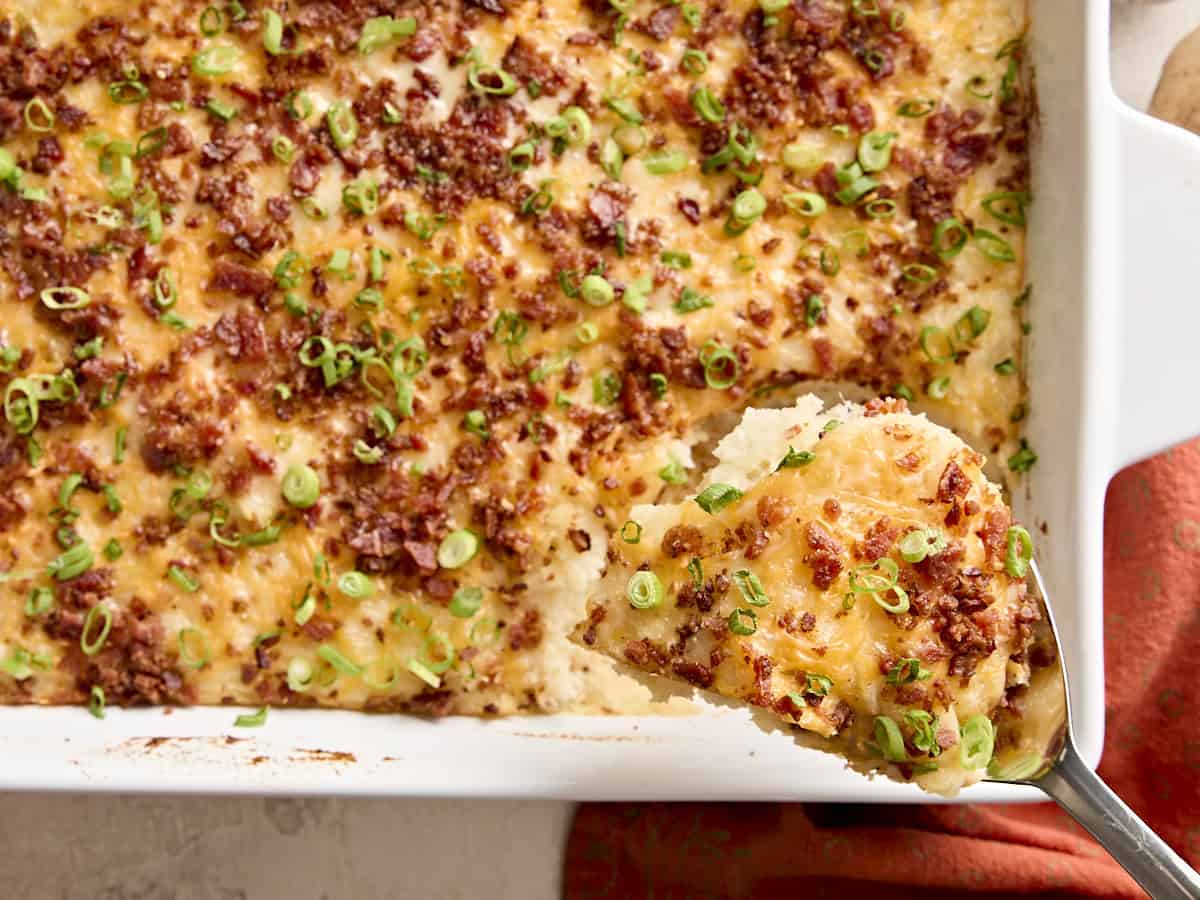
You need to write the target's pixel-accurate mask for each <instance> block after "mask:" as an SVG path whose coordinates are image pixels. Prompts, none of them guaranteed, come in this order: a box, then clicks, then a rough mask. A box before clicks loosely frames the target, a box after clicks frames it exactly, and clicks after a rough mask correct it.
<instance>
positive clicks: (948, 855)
mask: <svg viewBox="0 0 1200 900" xmlns="http://www.w3.org/2000/svg"><path fill="white" fill-rule="evenodd" d="M1104 560H1105V584H1104V594H1105V597H1104V603H1105V605H1104V610H1105V612H1104V617H1105V672H1106V676H1107V682H1106V683H1107V688H1108V704H1107V729H1106V732H1105V748H1104V758H1103V761H1102V763H1101V765H1100V774H1101V775H1103V776H1104V779H1105V780H1106V781H1107V782H1108V783H1109V784H1110V785H1111V786H1112V787H1113V788H1114V789H1115V790H1116V791H1117V792H1118V793H1119V794H1120V795H1121V796H1122V798H1124V800H1125V802H1126V803H1128V804H1129V805H1130V806H1131V807H1132V808H1133V809H1134V810H1135V811H1136V812H1137V813H1138V814H1139V815H1140V816H1141V817H1142V818H1143V819H1145V820H1146V821H1147V822H1149V823H1150V825H1151V826H1152V827H1153V828H1154V829H1155V831H1157V832H1158V833H1159V834H1160V835H1162V837H1163V838H1165V839H1166V840H1167V841H1168V842H1169V843H1170V844H1171V846H1172V847H1174V848H1175V850H1176V851H1177V852H1178V853H1179V854H1180V855H1182V856H1183V857H1184V859H1186V860H1187V861H1188V862H1189V863H1190V864H1191V865H1192V866H1194V867H1198V868H1200V719H1198V716H1197V712H1198V710H1200V672H1198V671H1197V669H1198V668H1200V441H1197V442H1194V443H1192V444H1188V445H1184V446H1182V447H1178V448H1176V449H1174V450H1171V451H1169V452H1167V453H1164V454H1162V455H1161V456H1158V457H1155V458H1154V459H1151V460H1148V461H1146V462H1144V463H1141V464H1139V465H1137V466H1134V467H1132V468H1129V469H1126V470H1125V471H1123V472H1121V473H1120V474H1119V475H1118V476H1117V477H1116V478H1115V479H1114V480H1113V482H1112V484H1111V485H1109V490H1108V497H1107V500H1106V503H1105V516H1104ZM565 865H566V870H565V878H564V893H565V896H566V897H567V898H568V900H584V898H590V897H619V898H622V900H626V898H628V900H636V898H650V897H653V898H655V900H675V898H680V900H682V898H688V900H696V898H709V897H711V898H726V897H728V898H753V900H760V898H774V897H780V898H783V897H787V898H794V897H806V898H807V897H830V898H847V897H858V896H862V897H868V896H869V897H872V898H884V897H886V898H887V900H899V898H908V897H912V898H920V900H940V898H951V897H961V896H963V895H964V894H966V893H969V892H987V893H988V894H989V896H994V897H1004V896H1010V895H1011V896H1022V897H1029V896H1037V897H1144V896H1145V894H1144V893H1143V892H1142V891H1141V890H1140V889H1139V888H1138V887H1137V886H1136V885H1135V884H1134V883H1133V881H1131V880H1130V878H1129V877H1128V876H1127V875H1126V874H1125V873H1124V871H1123V870H1122V869H1121V868H1120V867H1119V866H1118V865H1117V864H1116V863H1115V862H1113V861H1112V859H1111V858H1109V856H1108V855H1107V854H1106V853H1105V852H1104V850H1103V849H1102V848H1101V847H1100V846H1099V845H1098V844H1096V843H1095V842H1094V841H1093V840H1092V839H1091V838H1090V837H1089V836H1088V835H1087V833H1086V832H1084V831H1083V829H1082V828H1080V827H1079V826H1077V825H1076V824H1075V823H1074V822H1073V821H1072V820H1071V819H1070V817H1068V816H1067V815H1066V813H1063V812H1060V811H1059V809H1058V807H1056V806H1054V805H1053V804H1036V805H1028V806H941V807H939V806H886V805H884V806H869V805H865V804H804V805H800V804H765V803H753V804H750V803H747V804H735V803H678V804H674V803H672V804H666V803H663V804H654V803H651V804H584V805H583V806H581V807H580V808H579V812H578V813H577V815H576V818H575V824H574V827H573V829H572V832H571V835H570V839H569V842H568V845H567V853H566V864H565Z"/></svg>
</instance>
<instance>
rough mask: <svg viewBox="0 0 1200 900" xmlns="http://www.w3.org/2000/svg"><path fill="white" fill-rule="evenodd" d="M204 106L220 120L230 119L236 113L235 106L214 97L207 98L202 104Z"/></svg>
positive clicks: (227, 120)
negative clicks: (211, 98)
mask: <svg viewBox="0 0 1200 900" xmlns="http://www.w3.org/2000/svg"><path fill="white" fill-rule="evenodd" d="M204 108H205V110H207V111H208V112H210V113H212V114H213V115H214V116H216V117H217V118H218V119H220V120H221V121H222V122H229V121H231V120H232V119H233V118H234V117H235V116H236V115H237V113H238V111H237V107H235V106H231V105H230V104H228V103H225V102H224V101H222V100H216V99H213V100H209V101H208V102H207V103H206V104H204Z"/></svg>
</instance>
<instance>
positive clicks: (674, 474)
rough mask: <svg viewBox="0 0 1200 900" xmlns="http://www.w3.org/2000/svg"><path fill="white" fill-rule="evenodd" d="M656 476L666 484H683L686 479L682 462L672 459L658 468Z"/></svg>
mask: <svg viewBox="0 0 1200 900" xmlns="http://www.w3.org/2000/svg"><path fill="white" fill-rule="evenodd" d="M658 477H659V478H661V479H662V480H663V481H665V482H666V483H667V484H683V483H685V482H686V481H687V471H686V470H685V469H684V468H683V463H681V462H679V460H677V459H672V460H671V461H670V462H669V463H667V464H666V465H665V466H663V467H662V468H661V469H659V470H658Z"/></svg>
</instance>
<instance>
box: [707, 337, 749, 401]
mask: <svg viewBox="0 0 1200 900" xmlns="http://www.w3.org/2000/svg"><path fill="white" fill-rule="evenodd" d="M710 345H711V346H710ZM700 362H701V363H702V364H703V365H704V383H705V384H707V385H708V386H709V387H710V388H712V389H713V390H717V391H724V390H728V389H729V388H731V387H733V386H734V385H735V384H736V383H737V380H738V375H739V374H740V373H741V363H740V362H739V361H738V358H737V354H736V353H734V352H733V351H732V350H730V349H729V348H728V347H722V346H720V345H719V344H715V343H714V342H713V341H709V342H708V343H707V344H705V347H704V349H703V350H702V351H701V353H700Z"/></svg>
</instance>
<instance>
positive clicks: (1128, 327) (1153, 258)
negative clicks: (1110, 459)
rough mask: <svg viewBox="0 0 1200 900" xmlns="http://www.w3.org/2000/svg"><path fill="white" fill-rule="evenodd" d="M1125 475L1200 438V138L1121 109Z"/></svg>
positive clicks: (1120, 442)
mask: <svg viewBox="0 0 1200 900" xmlns="http://www.w3.org/2000/svg"><path fill="white" fill-rule="evenodd" d="M1117 117H1118V129H1119V140H1120V148H1119V149H1120V154H1121V155H1120V159H1121V167H1120V185H1121V186H1120V189H1119V190H1120V197H1119V210H1120V212H1119V215H1118V218H1117V222H1118V225H1117V227H1118V231H1119V233H1120V241H1121V244H1120V247H1121V268H1120V278H1119V280H1118V286H1119V289H1120V294H1119V298H1120V299H1119V303H1120V309H1121V310H1122V318H1121V322H1120V330H1119V341H1120V357H1119V359H1120V365H1121V370H1120V373H1119V382H1118V384H1119V395H1120V406H1119V418H1118V420H1117V428H1118V433H1117V439H1116V446H1117V459H1116V463H1117V465H1118V466H1125V465H1129V464H1130V463H1133V462H1136V461H1138V460H1140V459H1144V458H1145V457H1147V456H1150V455H1152V454H1154V453H1157V452H1158V451H1159V450H1163V449H1165V448H1167V447H1170V446H1173V445H1174V444H1178V443H1179V442H1181V441H1184V440H1187V439H1188V438H1191V437H1195V436H1196V435H1200V402H1198V401H1197V399H1196V395H1195V394H1193V393H1192V392H1193V390H1194V389H1195V388H1197V387H1198V386H1200V137H1197V136H1196V135H1193V134H1191V133H1190V132H1188V131H1185V130H1183V129H1182V128H1177V127H1176V126H1174V125H1170V124H1167V123H1165V122H1162V121H1160V120H1158V119H1155V118H1152V117H1150V116H1147V115H1145V114H1143V113H1140V112H1138V111H1136V110H1134V109H1132V108H1131V107H1129V106H1126V105H1125V104H1124V103H1118V104H1117Z"/></svg>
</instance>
